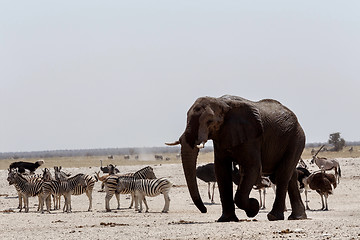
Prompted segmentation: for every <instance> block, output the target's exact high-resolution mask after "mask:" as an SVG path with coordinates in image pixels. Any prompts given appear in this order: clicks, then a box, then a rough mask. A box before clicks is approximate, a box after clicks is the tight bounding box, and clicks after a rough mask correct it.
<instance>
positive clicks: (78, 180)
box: [40, 173, 86, 213]
mask: <svg viewBox="0 0 360 240" xmlns="http://www.w3.org/2000/svg"><path fill="white" fill-rule="evenodd" d="M84 176H85V175H84V174H82V173H79V174H77V175H75V176H73V177H70V178H68V179H67V180H66V181H54V180H52V181H49V182H44V183H43V186H42V194H41V205H40V210H41V212H44V210H43V209H44V200H45V199H47V198H48V197H49V196H50V194H54V195H58V196H59V195H60V196H61V195H62V196H64V198H65V204H64V208H63V212H71V194H72V192H73V191H74V189H75V188H76V187H77V186H82V187H84V188H86V180H85V177H84ZM46 209H47V212H49V213H50V206H49V204H48V201H46Z"/></svg>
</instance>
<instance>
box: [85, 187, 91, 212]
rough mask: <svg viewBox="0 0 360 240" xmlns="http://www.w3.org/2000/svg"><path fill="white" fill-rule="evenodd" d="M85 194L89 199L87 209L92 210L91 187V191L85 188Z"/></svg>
mask: <svg viewBox="0 0 360 240" xmlns="http://www.w3.org/2000/svg"><path fill="white" fill-rule="evenodd" d="M86 195H87V197H88V199H89V209H88V211H89V212H90V211H91V210H92V189H91V191H90V190H87V191H86Z"/></svg>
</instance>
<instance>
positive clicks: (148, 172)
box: [121, 166, 156, 179]
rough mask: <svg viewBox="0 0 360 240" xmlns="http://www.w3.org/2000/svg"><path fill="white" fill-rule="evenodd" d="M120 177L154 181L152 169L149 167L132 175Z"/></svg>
mask: <svg viewBox="0 0 360 240" xmlns="http://www.w3.org/2000/svg"><path fill="white" fill-rule="evenodd" d="M121 176H129V177H135V178H137V179H155V178H156V176H155V173H154V169H153V168H152V167H150V166H147V167H144V168H142V169H140V170H138V171H136V172H134V173H126V174H122V175H121Z"/></svg>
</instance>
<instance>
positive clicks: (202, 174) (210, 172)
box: [196, 163, 241, 203]
mask: <svg viewBox="0 0 360 240" xmlns="http://www.w3.org/2000/svg"><path fill="white" fill-rule="evenodd" d="M196 177H197V178H199V179H201V180H203V181H204V182H206V183H208V196H209V199H210V200H211V203H215V202H214V190H215V183H216V176H215V168H214V163H208V164H205V165H203V166H199V167H197V168H196ZM232 180H233V182H234V183H235V184H236V185H238V184H239V183H240V181H241V176H240V172H239V169H238V168H237V167H236V166H235V165H233V170H232ZM211 183H213V187H212V195H211V194H210V185H211Z"/></svg>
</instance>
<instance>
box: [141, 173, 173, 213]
mask: <svg viewBox="0 0 360 240" xmlns="http://www.w3.org/2000/svg"><path fill="white" fill-rule="evenodd" d="M171 187H172V183H171V182H170V181H169V180H168V179H166V178H157V179H137V180H136V181H135V210H137V209H138V204H139V203H140V208H139V209H138V211H139V212H141V211H142V202H144V204H145V206H146V212H148V211H149V207H148V205H147V202H146V199H145V196H147V197H155V196H158V195H159V194H163V195H164V200H165V205H164V208H163V210H162V212H163V213H167V212H168V211H169V207H170V197H169V191H170V189H171Z"/></svg>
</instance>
